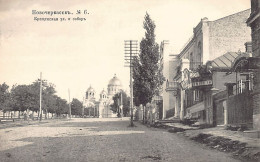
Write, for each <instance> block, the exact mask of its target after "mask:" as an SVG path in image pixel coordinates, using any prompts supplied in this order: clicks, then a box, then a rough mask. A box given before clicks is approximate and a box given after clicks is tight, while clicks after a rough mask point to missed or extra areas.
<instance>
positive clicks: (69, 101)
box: [69, 89, 71, 119]
mask: <svg viewBox="0 0 260 162" xmlns="http://www.w3.org/2000/svg"><path fill="white" fill-rule="evenodd" d="M69 118H70V119H71V102H70V89H69Z"/></svg>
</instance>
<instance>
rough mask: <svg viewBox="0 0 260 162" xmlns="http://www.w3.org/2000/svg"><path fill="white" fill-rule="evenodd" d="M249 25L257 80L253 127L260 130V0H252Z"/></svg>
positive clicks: (255, 83)
mask: <svg viewBox="0 0 260 162" xmlns="http://www.w3.org/2000/svg"><path fill="white" fill-rule="evenodd" d="M247 25H248V26H250V27H251V30H252V35H251V36H252V52H253V57H254V60H255V61H254V62H256V64H255V65H256V66H255V69H256V70H255V75H254V76H255V82H254V85H255V87H254V90H253V91H254V93H253V96H252V100H253V105H252V106H253V127H254V129H256V130H258V131H260V70H259V69H260V65H259V62H260V0H251V14H250V17H249V18H248V19H247Z"/></svg>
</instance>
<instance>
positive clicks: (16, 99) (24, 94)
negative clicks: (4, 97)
mask: <svg viewBox="0 0 260 162" xmlns="http://www.w3.org/2000/svg"><path fill="white" fill-rule="evenodd" d="M11 97H12V101H13V104H12V105H11V106H12V108H13V110H15V111H25V110H27V109H30V110H32V109H33V108H35V97H36V96H35V95H34V93H33V91H32V89H31V87H30V86H28V85H18V86H13V87H12V89H11Z"/></svg>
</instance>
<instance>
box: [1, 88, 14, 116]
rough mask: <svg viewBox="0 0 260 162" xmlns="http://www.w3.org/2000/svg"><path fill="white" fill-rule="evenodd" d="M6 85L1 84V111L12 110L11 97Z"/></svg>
mask: <svg viewBox="0 0 260 162" xmlns="http://www.w3.org/2000/svg"><path fill="white" fill-rule="evenodd" d="M8 88H9V86H8V85H7V84H6V83H3V84H0V110H4V111H6V110H11V108H10V103H11V96H10V92H9V91H8Z"/></svg>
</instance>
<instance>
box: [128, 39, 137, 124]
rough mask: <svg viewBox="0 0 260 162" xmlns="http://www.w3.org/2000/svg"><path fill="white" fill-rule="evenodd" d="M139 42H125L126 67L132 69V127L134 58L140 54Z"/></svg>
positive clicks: (131, 122)
mask: <svg viewBox="0 0 260 162" xmlns="http://www.w3.org/2000/svg"><path fill="white" fill-rule="evenodd" d="M137 48H138V44H137V40H125V67H130V110H131V121H130V126H131V127H133V126H134V123H133V105H134V103H133V79H132V78H133V58H134V57H136V56H137V54H138V49H137Z"/></svg>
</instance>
